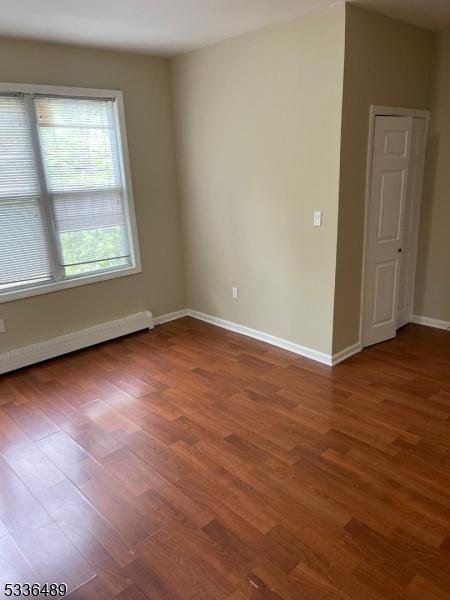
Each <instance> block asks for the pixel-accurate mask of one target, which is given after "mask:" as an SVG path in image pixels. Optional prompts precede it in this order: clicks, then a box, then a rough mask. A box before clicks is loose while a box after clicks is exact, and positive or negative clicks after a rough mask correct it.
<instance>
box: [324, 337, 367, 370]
mask: <svg viewBox="0 0 450 600" xmlns="http://www.w3.org/2000/svg"><path fill="white" fill-rule="evenodd" d="M358 352H361V343H360V342H356V344H353V345H352V346H349V347H348V348H344V350H341V351H340V352H336V354H333V356H332V357H331V364H332V366H333V367H334V366H335V365H338V364H339V363H341V362H342V361H343V360H345V359H347V358H349V357H350V356H353V354H357V353H358Z"/></svg>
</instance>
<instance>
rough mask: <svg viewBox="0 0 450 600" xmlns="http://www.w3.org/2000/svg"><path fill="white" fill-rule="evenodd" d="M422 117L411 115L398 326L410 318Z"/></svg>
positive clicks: (419, 194) (422, 153)
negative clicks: (410, 140) (412, 116)
mask: <svg viewBox="0 0 450 600" xmlns="http://www.w3.org/2000/svg"><path fill="white" fill-rule="evenodd" d="M425 125H426V122H425V119H420V118H414V119H413V131H412V145H411V159H410V166H409V174H408V186H407V193H406V206H405V220H404V224H403V244H402V253H401V265H400V289H399V293H398V317H397V329H398V328H399V327H403V325H406V324H407V323H410V322H411V318H412V309H413V306H412V304H413V296H414V282H415V270H416V258H417V237H418V234H419V217H420V204H421V199H422V185H423V170H424V166H425Z"/></svg>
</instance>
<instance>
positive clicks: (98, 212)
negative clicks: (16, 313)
mask: <svg viewBox="0 0 450 600" xmlns="http://www.w3.org/2000/svg"><path fill="white" fill-rule="evenodd" d="M121 100H122V98H121V94H120V92H116V91H114V92H106V91H105V90H79V89H76V90H74V89H71V88H63V89H59V90H58V89H57V90H55V89H54V88H49V87H47V86H12V85H11V86H10V85H7V84H0V301H1V300H9V299H13V298H17V297H24V296H27V295H32V294H35V293H43V292H46V291H52V290H54V289H61V288H64V287H66V286H73V285H80V284H82V283H89V282H91V281H97V280H99V279H107V278H111V277H117V276H120V275H126V274H131V273H136V272H138V271H139V265H138V260H139V259H138V249H137V239H136V233H135V231H136V228H135V222H134V213H133V207H132V201H131V189H130V183H129V175H128V169H127V166H126V164H124V158H125V159H126V158H127V157H126V149H125V144H124V135H125V130H124V124H123V117H122V104H121Z"/></svg>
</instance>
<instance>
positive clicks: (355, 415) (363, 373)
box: [0, 318, 450, 600]
mask: <svg viewBox="0 0 450 600" xmlns="http://www.w3.org/2000/svg"><path fill="white" fill-rule="evenodd" d="M449 448H450V334H449V333H447V332H443V331H437V330H433V329H430V328H426V327H420V326H415V325H412V326H408V327H406V328H404V329H403V330H402V331H401V332H400V334H399V336H398V337H397V338H396V339H395V340H393V341H390V342H386V343H384V344H380V345H378V346H376V347H373V348H371V349H368V350H366V351H365V352H363V353H362V354H360V355H357V356H354V357H352V358H351V359H349V360H348V361H346V362H345V363H342V364H341V365H339V366H337V367H335V368H333V369H330V368H328V367H325V366H322V365H319V364H317V363H314V362H312V361H308V360H307V359H303V358H299V357H298V356H295V355H293V354H290V353H289V352H285V351H283V350H279V349H277V348H274V347H272V346H268V345H266V344H263V343H261V342H258V341H255V340H251V339H249V338H245V337H242V336H239V335H237V334H234V333H229V332H225V331H224V330H221V329H218V328H215V327H213V326H211V325H206V324H205V323H202V322H199V321H194V320H193V319H190V318H186V319H181V320H179V321H175V322H172V323H169V324H166V325H162V326H159V327H158V328H157V329H155V330H154V331H153V332H143V333H138V334H135V335H131V336H128V337H126V338H122V339H120V340H116V341H113V342H110V343H107V344H103V345H101V346H97V347H95V348H91V349H89V350H85V351H83V352H78V353H76V354H72V355H69V356H66V357H63V358H60V359H56V360H52V361H49V362H47V363H43V364H41V365H37V366H35V367H32V368H27V369H24V370H21V371H18V372H16V373H13V374H9V375H6V376H3V377H1V378H0V581H1V589H3V586H4V583H6V582H25V581H28V582H34V581H37V582H58V583H61V582H65V583H67V585H68V587H69V590H70V592H71V593H70V595H69V597H70V599H71V600H81V599H83V600H96V599H102V600H111V599H118V600H145V599H146V598H148V599H151V600H157V599H160V598H164V599H172V598H179V599H183V600H184V599H192V600H194V599H195V600H199V599H201V598H206V599H208V600H215V599H228V600H244V599H266V598H267V599H276V598H286V599H295V600H297V599H301V600H310V599H311V600H317V599H328V600H330V599H339V600H345V599H347V600H348V599H355V600H372V599H374V600H376V599H380V600H381V599H383V600H386V599H393V600H402V599H406V598H412V599H417V600H427V599H436V600H437V599H444V598H446V599H448V598H450V469H449V467H450V453H449Z"/></svg>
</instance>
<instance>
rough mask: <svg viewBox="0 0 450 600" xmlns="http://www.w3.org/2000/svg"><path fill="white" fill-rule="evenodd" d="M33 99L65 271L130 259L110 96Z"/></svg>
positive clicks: (117, 262) (108, 265)
mask: <svg viewBox="0 0 450 600" xmlns="http://www.w3.org/2000/svg"><path fill="white" fill-rule="evenodd" d="M34 103H35V112H36V118H37V124H38V129H39V138H40V143H41V150H42V158H43V163H44V169H45V175H46V182H47V190H48V195H49V198H50V200H51V204H52V209H53V218H54V227H55V230H56V234H57V236H58V240H59V246H60V254H61V264H62V265H63V266H64V267H65V268H66V274H67V275H74V274H79V273H81V272H87V271H91V270H98V269H102V268H111V267H116V266H120V265H128V264H131V252H130V244H129V240H128V228H127V219H126V213H125V206H124V182H123V180H122V169H121V163H120V160H121V158H120V152H119V140H118V139H117V125H116V118H115V110H114V101H113V100H109V99H85V98H65V97H48V96H45V97H44V96H36V97H35V98H34Z"/></svg>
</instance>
